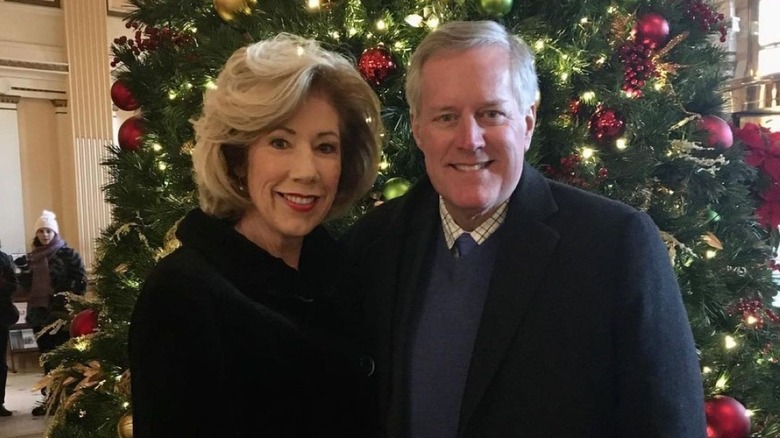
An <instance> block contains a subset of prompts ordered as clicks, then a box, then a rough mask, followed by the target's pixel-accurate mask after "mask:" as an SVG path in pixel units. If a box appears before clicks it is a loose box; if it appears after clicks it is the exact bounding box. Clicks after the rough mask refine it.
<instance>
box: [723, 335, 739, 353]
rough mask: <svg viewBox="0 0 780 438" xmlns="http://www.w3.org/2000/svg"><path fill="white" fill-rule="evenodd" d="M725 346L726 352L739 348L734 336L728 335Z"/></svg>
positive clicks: (724, 341) (724, 342)
mask: <svg viewBox="0 0 780 438" xmlns="http://www.w3.org/2000/svg"><path fill="white" fill-rule="evenodd" d="M723 345H724V346H725V347H726V350H731V349H733V348H736V347H737V340H736V339H734V337H733V336H730V335H726V337H725V338H723Z"/></svg>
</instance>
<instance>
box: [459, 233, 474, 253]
mask: <svg viewBox="0 0 780 438" xmlns="http://www.w3.org/2000/svg"><path fill="white" fill-rule="evenodd" d="M476 246H477V242H475V241H474V239H472V238H471V235H470V234H469V233H463V234H461V235H460V236H458V238H457V239H455V248H456V250H457V253H456V254H455V256H456V257H465V256H466V254H468V253H469V251H471V250H472V249H474V248H475V247H476Z"/></svg>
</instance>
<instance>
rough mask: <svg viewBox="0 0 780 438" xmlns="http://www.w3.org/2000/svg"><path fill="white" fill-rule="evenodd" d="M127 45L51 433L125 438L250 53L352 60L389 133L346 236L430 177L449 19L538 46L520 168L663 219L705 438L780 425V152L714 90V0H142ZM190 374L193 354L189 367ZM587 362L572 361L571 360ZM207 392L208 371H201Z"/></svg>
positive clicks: (717, 22)
mask: <svg viewBox="0 0 780 438" xmlns="http://www.w3.org/2000/svg"><path fill="white" fill-rule="evenodd" d="M131 3H133V4H134V5H135V6H136V7H137V9H136V10H135V11H134V12H133V13H131V14H130V16H129V17H128V18H127V19H126V22H127V26H128V28H129V29H131V30H133V31H134V37H133V38H126V37H119V38H117V39H116V40H115V41H114V44H113V46H112V47H111V51H112V59H107V60H106V62H107V63H110V64H111V66H112V67H113V73H114V79H115V82H114V84H113V86H112V90H111V96H112V100H113V101H114V104H115V105H116V106H117V107H119V108H121V109H123V110H128V111H137V115H136V116H134V117H132V118H130V119H128V120H127V121H126V122H124V123H123V125H122V126H121V128H120V131H119V144H118V145H109V146H108V147H109V148H110V159H109V160H108V161H107V162H106V163H104V164H105V166H107V167H108V169H110V173H111V176H112V182H111V183H110V184H109V185H108V186H107V187H106V188H105V193H106V197H107V200H108V201H109V202H110V203H111V204H112V206H113V222H112V223H111V225H110V226H109V227H108V228H106V229H105V230H103V232H102V237H101V239H100V240H99V242H98V248H99V258H98V261H97V263H96V266H95V267H94V275H95V278H96V290H97V299H93V300H84V299H80V298H78V297H74V298H73V299H72V300H71V305H72V307H73V315H74V319H73V321H72V322H71V332H72V334H73V335H74V338H73V339H72V340H71V341H70V342H69V343H68V344H66V345H65V346H63V347H62V348H60V349H59V350H57V351H56V352H53V353H51V354H49V355H47V356H45V357H44V360H46V361H48V362H49V363H51V364H52V365H58V368H56V369H55V370H54V371H53V372H52V373H51V374H50V376H48V377H49V379H48V391H50V392H51V400H52V403H53V406H52V408H53V412H54V420H53V422H52V425H51V428H50V431H49V435H50V436H51V437H55V438H57V437H67V438H77V437H115V436H117V434H118V435H119V436H121V437H127V436H132V428H131V422H132V409H133V407H132V405H131V399H130V393H129V388H130V385H129V380H130V379H131V378H132V376H131V375H130V373H129V371H128V358H127V351H126V350H127V333H128V325H129V322H128V321H129V317H130V313H131V311H132V309H133V305H134V302H135V299H136V297H137V295H138V293H139V289H140V287H141V285H142V284H143V281H144V279H145V277H146V275H147V273H148V272H149V270H150V269H151V268H152V267H153V266H154V265H155V263H156V262H157V261H158V260H159V259H160V258H161V257H163V256H164V255H166V254H168V253H170V252H171V251H172V250H173V249H175V248H176V247H177V241H176V239H175V236H174V231H175V228H176V224H177V221H178V220H179V219H180V218H181V217H182V216H183V215H184V214H185V212H187V211H188V210H189V209H191V208H193V207H194V206H196V204H197V201H196V200H197V196H196V193H195V185H194V183H193V180H192V171H191V159H190V151H191V149H192V147H193V129H192V126H191V124H190V120H191V119H192V118H193V117H196V116H197V115H198V114H199V112H200V108H201V103H202V97H203V93H204V91H205V90H207V89H209V88H210V87H213V86H214V84H213V82H212V81H213V79H214V78H215V77H216V76H217V74H218V72H219V70H220V68H221V66H222V65H223V63H224V62H225V60H226V59H227V58H228V56H229V55H230V54H232V53H233V51H234V50H236V49H237V48H239V47H241V46H244V45H246V44H249V43H251V42H254V41H258V40H261V39H264V38H267V37H270V36H272V35H275V34H276V33H278V32H281V31H284V32H291V33H296V34H301V35H304V36H307V37H312V38H316V39H318V40H320V41H322V42H323V44H324V45H325V46H326V47H328V48H331V49H333V50H337V51H340V52H342V53H344V54H346V55H348V56H350V57H352V58H353V59H354V60H355V64H356V66H357V68H358V69H359V71H360V73H361V74H362V75H363V77H364V78H365V80H366V81H368V82H369V83H370V84H371V85H372V86H373V87H374V89H375V90H376V92H377V93H378V95H379V96H380V98H381V100H382V102H383V107H384V122H385V124H386V127H387V134H386V136H385V140H386V142H385V143H386V144H385V148H384V151H383V158H384V159H383V162H382V165H381V172H380V176H379V178H378V179H377V181H376V185H375V187H374V190H372V192H371V193H370V194H369V196H367V197H366V198H365V199H364V200H363V201H362V202H361V203H360V205H357V206H356V207H355V208H354V209H353V211H352V212H351V213H350V214H349V216H348V217H346V218H343V219H340V220H338V221H336V222H333V223H330V224H329V226H330V228H331V229H332V231H333V233H335V234H338V233H340V232H341V231H342V230H343V229H344V228H345V227H348V226H349V225H350V224H351V223H352V222H353V221H355V220H356V219H357V218H359V217H360V216H361V215H362V214H364V213H365V212H366V211H367V210H369V209H371V208H375V206H376V205H377V204H378V203H380V202H382V201H383V200H386V199H389V198H392V197H395V196H399V195H401V194H402V193H403V192H404V191H405V190H406V189H407V188H408V186H409V185H410V184H411V183H414V181H415V180H416V179H417V178H419V176H420V175H421V174H422V172H423V167H422V159H421V155H420V153H419V152H418V150H417V148H416V146H415V145H414V142H413V140H412V138H411V135H410V129H409V118H408V107H407V104H406V101H405V99H404V96H403V78H404V73H405V66H406V65H407V64H408V60H409V57H410V55H411V53H412V51H413V50H414V48H415V47H416V45H417V44H418V42H419V41H420V40H421V39H422V38H423V37H424V36H425V35H426V34H428V33H429V32H433V31H435V29H436V27H437V26H438V25H440V24H441V23H444V22H446V21H450V20H483V19H488V20H495V21H498V22H500V23H502V24H504V25H506V26H507V27H508V28H510V29H511V30H512V31H513V32H514V33H516V34H517V35H519V36H521V37H522V38H523V39H524V40H525V41H526V42H527V43H528V44H529V45H530V46H531V47H532V48H533V50H534V51H535V53H536V56H537V69H538V73H539V78H540V90H541V92H540V96H539V102H538V123H537V128H536V132H535V135H534V143H533V145H532V147H531V151H530V152H529V154H528V156H527V159H528V160H529V161H531V163H532V164H534V165H535V166H536V167H537V168H539V169H540V170H543V171H544V172H545V173H546V174H547V175H548V176H549V177H550V178H554V179H557V180H561V181H564V182H566V183H568V184H572V185H576V186H579V187H582V188H585V189H587V190H592V191H595V192H599V193H601V194H604V195H606V196H609V197H612V198H615V199H619V200H621V201H623V202H626V203H628V204H631V205H633V206H634V207H636V208H638V209H641V210H644V211H647V212H648V213H649V214H650V215H651V217H652V218H653V219H654V221H655V222H656V224H657V225H658V227H659V228H660V230H661V231H662V235H663V238H664V240H665V241H666V242H667V246H668V250H669V257H670V259H671V260H672V263H673V264H674V267H675V269H676V272H677V274H678V278H679V282H680V286H681V290H682V293H683V298H684V301H685V304H686V308H687V311H688V315H689V319H690V321H691V325H692V329H693V332H694V336H695V339H696V343H697V347H698V350H699V353H700V356H699V357H700V363H701V369H702V374H703V377H704V383H705V387H704V391H705V395H706V397H707V399H708V402H707V416H708V423H709V433H710V436H711V437H744V436H754V437H776V436H780V397H779V396H778V395H779V394H780V364H779V363H778V362H779V361H780V340H779V339H778V338H780V318H778V316H777V315H776V313H774V312H773V311H772V310H771V300H772V296H774V295H775V294H776V293H777V285H775V284H774V283H773V282H772V277H771V270H772V267H773V266H775V265H774V261H773V260H772V252H771V247H772V246H776V245H777V243H778V235H777V229H778V228H777V227H778V224H779V223H780V211H779V210H780V207H778V204H780V152H778V149H780V144H778V141H779V139H778V136H777V135H775V134H773V133H771V132H768V131H767V130H764V129H762V128H760V127H759V126H756V125H751V126H747V127H745V128H743V129H740V130H738V131H737V133H736V139H734V136H733V127H731V126H729V124H727V123H726V122H725V121H724V118H725V117H726V116H727V115H725V114H723V112H722V111H723V110H722V108H723V103H724V102H723V97H722V95H721V94H719V93H718V89H719V88H720V87H722V85H723V84H724V81H725V80H726V77H727V74H728V72H727V67H726V64H725V63H724V62H723V61H724V53H723V52H722V50H721V49H720V48H718V47H717V45H716V44H713V42H715V43H717V41H718V40H719V39H722V38H725V36H726V26H725V22H724V20H723V16H722V15H719V14H718V13H717V12H716V11H715V10H714V9H713V5H711V4H709V3H707V2H703V1H702V0H648V1H642V2H640V1H636V0H611V1H606V0H583V1H577V2H574V1H555V0H523V1H519V0H518V1H514V2H513V0H427V1H425V0H308V1H307V0H263V1H260V2H257V1H255V0H213V1H211V0H132V1H131ZM182 366H183V367H186V366H197V364H182ZM572 366H576V364H572ZM192 383H193V385H197V384H198V382H192Z"/></svg>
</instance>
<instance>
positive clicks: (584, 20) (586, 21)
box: [580, 17, 588, 24]
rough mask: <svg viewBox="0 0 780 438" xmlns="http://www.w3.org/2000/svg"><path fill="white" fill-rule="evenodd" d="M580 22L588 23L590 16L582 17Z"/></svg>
mask: <svg viewBox="0 0 780 438" xmlns="http://www.w3.org/2000/svg"><path fill="white" fill-rule="evenodd" d="M580 23H582V24H587V23H588V17H582V18H580Z"/></svg>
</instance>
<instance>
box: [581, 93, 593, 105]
mask: <svg viewBox="0 0 780 438" xmlns="http://www.w3.org/2000/svg"><path fill="white" fill-rule="evenodd" d="M580 100H581V101H583V102H585V103H589V102H593V101H594V100H596V93H595V92H593V91H586V92H584V93H582V94H581V95H580Z"/></svg>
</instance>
